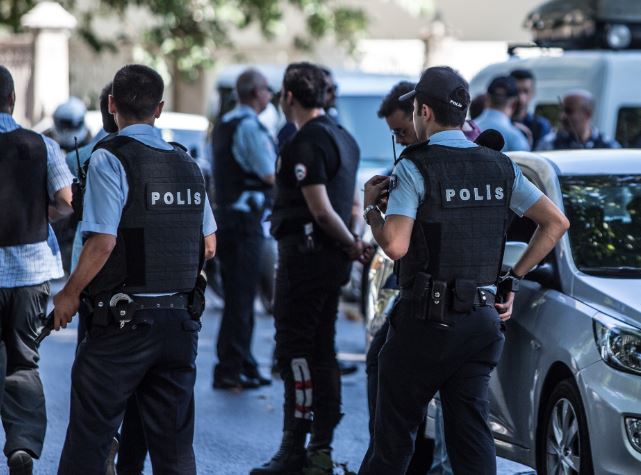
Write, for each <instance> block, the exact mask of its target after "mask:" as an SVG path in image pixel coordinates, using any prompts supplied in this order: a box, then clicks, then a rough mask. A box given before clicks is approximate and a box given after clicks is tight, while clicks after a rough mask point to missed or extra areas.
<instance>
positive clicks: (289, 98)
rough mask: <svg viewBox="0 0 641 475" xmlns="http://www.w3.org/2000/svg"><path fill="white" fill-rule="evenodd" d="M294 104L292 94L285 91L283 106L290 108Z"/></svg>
mask: <svg viewBox="0 0 641 475" xmlns="http://www.w3.org/2000/svg"><path fill="white" fill-rule="evenodd" d="M293 103H294V94H293V93H292V91H287V94H285V104H287V105H288V106H291V105H292V104H293Z"/></svg>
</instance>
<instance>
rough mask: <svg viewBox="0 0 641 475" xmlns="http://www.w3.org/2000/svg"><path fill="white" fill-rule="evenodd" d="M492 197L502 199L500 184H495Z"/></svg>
mask: <svg viewBox="0 0 641 475" xmlns="http://www.w3.org/2000/svg"><path fill="white" fill-rule="evenodd" d="M494 197H495V198H496V199H497V200H502V199H503V188H502V187H500V186H497V187H496V189H495V190H494Z"/></svg>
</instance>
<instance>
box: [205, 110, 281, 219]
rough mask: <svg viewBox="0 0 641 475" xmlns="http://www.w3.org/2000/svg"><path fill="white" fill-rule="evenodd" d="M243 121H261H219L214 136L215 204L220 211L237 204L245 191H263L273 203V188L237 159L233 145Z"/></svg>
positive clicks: (242, 118)
mask: <svg viewBox="0 0 641 475" xmlns="http://www.w3.org/2000/svg"><path fill="white" fill-rule="evenodd" d="M243 120H257V119H252V118H251V117H249V118H248V117H239V118H237V119H232V120H230V121H227V122H223V121H222V120H221V121H219V122H218V123H217V124H216V126H215V127H214V133H213V136H212V142H213V144H212V145H213V154H214V186H215V187H216V188H215V194H214V202H215V203H216V205H217V206H218V207H222V208H224V207H226V206H229V205H232V204H234V203H235V202H236V201H237V200H238V198H240V195H241V194H242V193H243V191H262V192H263V193H265V195H266V198H267V200H268V201H269V200H270V196H269V195H270V190H271V188H272V187H271V185H268V184H267V183H265V182H264V181H263V180H261V179H260V177H259V176H258V175H256V174H255V173H248V172H246V171H245V170H243V169H242V167H241V166H240V165H239V164H238V162H237V161H236V159H235V158H234V152H233V149H232V145H233V143H234V135H235V133H236V129H237V128H238V126H239V125H240V123H241V122H242V121H243Z"/></svg>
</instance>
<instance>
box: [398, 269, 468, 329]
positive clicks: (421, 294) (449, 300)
mask: <svg viewBox="0 0 641 475" xmlns="http://www.w3.org/2000/svg"><path fill="white" fill-rule="evenodd" d="M408 290H409V292H406V291H403V290H402V291H401V297H402V298H406V299H409V301H410V302H411V314H412V317H414V318H416V319H418V320H428V321H432V322H436V323H439V324H442V325H448V324H449V323H448V321H447V314H448V311H452V312H456V313H467V312H469V311H470V310H472V307H473V306H474V305H475V303H476V301H477V300H478V289H477V284H476V282H475V281H473V280H467V279H456V280H455V281H454V283H453V284H451V285H448V283H447V282H446V281H443V280H433V279H432V276H431V275H430V274H427V273H425V272H419V273H418V274H416V277H415V279H414V285H413V286H412V288H411V289H408Z"/></svg>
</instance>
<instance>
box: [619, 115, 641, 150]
mask: <svg viewBox="0 0 641 475" xmlns="http://www.w3.org/2000/svg"><path fill="white" fill-rule="evenodd" d="M616 140H617V142H619V143H620V144H621V146H622V147H624V148H641V106H625V107H621V108H620V109H619V113H618V114H617V131H616Z"/></svg>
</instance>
